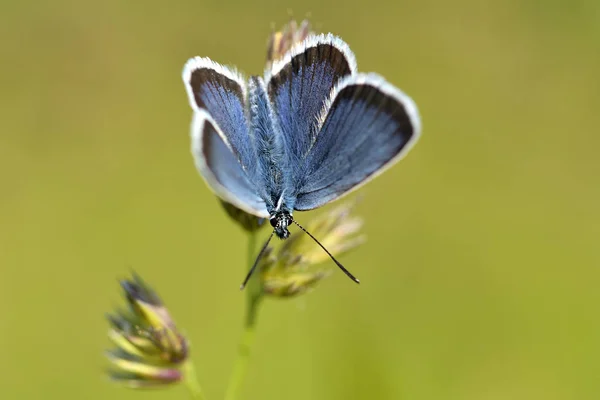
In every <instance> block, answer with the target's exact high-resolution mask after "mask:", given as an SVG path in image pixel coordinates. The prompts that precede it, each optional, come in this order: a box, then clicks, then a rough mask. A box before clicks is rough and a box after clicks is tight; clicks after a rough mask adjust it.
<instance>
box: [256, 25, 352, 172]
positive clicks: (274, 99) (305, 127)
mask: <svg viewBox="0 0 600 400" xmlns="http://www.w3.org/2000/svg"><path fill="white" fill-rule="evenodd" d="M355 72H356V61H355V58H354V54H353V53H352V52H351V51H350V48H349V47H348V45H346V43H344V42H343V41H342V40H341V39H339V38H337V37H335V36H333V35H331V34H328V35H318V36H314V35H313V36H309V37H308V38H307V39H305V40H304V41H303V42H301V43H299V44H298V45H296V46H294V47H292V49H290V51H288V52H287V53H286V54H285V55H284V56H283V57H282V59H281V60H279V61H276V62H275V63H273V65H272V67H270V68H269V69H267V71H265V82H266V85H267V91H268V95H269V99H270V101H271V103H272V106H273V110H274V114H275V115H276V118H277V119H278V122H279V128H280V130H281V133H282V135H283V139H284V142H285V147H286V153H287V156H288V157H289V158H290V165H297V166H298V167H300V166H301V165H302V164H301V163H300V160H302V159H303V158H304V157H305V155H306V153H307V152H308V149H309V148H310V146H311V145H312V143H313V141H314V139H315V137H316V134H317V126H316V125H317V124H316V123H317V118H318V117H319V115H320V113H321V110H322V108H323V106H324V105H325V103H326V101H327V99H328V98H329V95H330V94H331V90H332V89H333V88H334V86H335V85H336V84H337V83H338V82H339V80H340V79H342V78H343V77H345V76H349V75H351V74H354V73H355ZM294 172H295V173H297V174H298V175H302V173H301V171H300V170H299V169H298V168H296V169H295V170H294Z"/></svg>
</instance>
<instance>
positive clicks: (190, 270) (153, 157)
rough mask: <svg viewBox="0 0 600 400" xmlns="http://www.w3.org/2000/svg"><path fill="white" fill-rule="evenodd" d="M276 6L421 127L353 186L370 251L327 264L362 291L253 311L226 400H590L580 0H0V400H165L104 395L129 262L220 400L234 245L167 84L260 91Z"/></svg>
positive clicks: (593, 98)
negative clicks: (187, 79) (223, 71)
mask: <svg viewBox="0 0 600 400" xmlns="http://www.w3.org/2000/svg"><path fill="white" fill-rule="evenodd" d="M290 6H293V12H294V15H295V16H296V17H297V18H298V19H301V18H303V17H304V16H305V15H306V13H307V12H310V13H311V20H312V22H313V24H314V26H315V27H316V28H317V29H318V30H320V31H331V32H334V33H336V34H338V35H340V36H341V37H342V38H343V39H344V40H346V41H347V42H348V43H349V44H350V46H351V48H352V49H353V51H354V52H355V54H356V56H357V59H358V65H359V69H360V70H362V71H377V72H379V73H380V74H382V75H384V76H385V77H387V78H388V79H389V80H390V81H391V82H393V83H394V84H396V85H398V86H399V87H401V88H402V89H403V90H405V91H406V92H407V93H409V94H410V95H411V96H412V97H413V98H414V99H415V100H416V102H417V103H418V105H419V107H420V110H421V114H422V117H423V124H424V132H423V136H422V140H421V141H420V142H419V143H418V145H417V146H416V147H415V148H414V150H413V152H412V153H411V154H410V155H409V156H408V157H407V158H406V159H405V160H404V161H402V162H401V163H400V164H399V165H397V166H396V167H394V168H393V169H391V170H389V171H388V172H387V173H385V174H384V175H382V176H381V177H380V178H378V179H376V180H375V181H373V182H372V183H371V184H369V185H367V186H366V187H365V188H364V189H363V190H361V193H362V194H363V195H364V196H365V197H364V200H363V201H362V203H360V205H359V207H358V212H359V214H361V215H363V216H364V217H365V218H366V220H367V224H366V227H365V229H366V233H367V234H368V236H369V242H368V244H366V245H365V246H363V247H361V248H360V249H358V250H357V251H355V252H354V253H352V254H350V255H348V256H345V257H344V258H343V262H344V263H345V264H346V265H347V266H348V267H349V268H350V269H351V270H352V271H354V272H355V273H356V274H357V275H358V276H359V277H360V278H361V280H362V282H363V284H362V285H361V286H359V287H357V286H356V285H354V284H352V283H351V282H349V281H348V280H347V278H346V277H345V276H343V274H341V273H337V272H336V273H334V274H333V276H332V278H330V279H329V280H328V281H326V282H324V283H323V284H322V285H321V286H320V287H319V288H318V289H317V290H316V291H315V292H313V293H311V294H310V295H308V296H305V297H303V298H301V299H296V300H292V301H268V302H266V303H265V305H264V308H263V310H262V314H261V316H260V323H259V327H258V332H257V340H256V346H255V349H254V354H253V358H252V362H251V366H250V367H251V370H250V373H249V376H248V380H247V382H246V384H245V386H244V392H243V393H244V396H243V398H245V399H265V400H266V399H282V398H285V399H289V400H294V399H328V400H331V399H490V400H491V399H517V400H520V399H527V400H530V399H546V400H552V399H598V398H600V368H599V367H600V362H599V360H600V323H599V320H600V291H599V290H598V287H599V284H600V282H599V280H600V272H599V268H600V251H599V249H598V241H599V238H600V207H599V204H600V185H599V183H600V182H599V175H600V160H599V158H598V148H599V146H600V135H599V133H600V118H599V116H598V115H599V109H600V79H599V75H598V73H599V71H600V3H598V2H597V1H594V0H589V1H584V0H573V1H558V0H546V1H536V0H528V1H526V0H521V1H516V0H513V1H508V0H507V1H495V2H492V1H479V0H456V1H452V2H444V1H433V0H419V1H371V2H366V3H365V2H360V3H352V2H349V1H338V2H329V3H322V2H320V1H316V0H310V1H305V2H302V3H297V2H296V3H294V4H293V5H291V4H286V3H284V2H279V1H261V2H258V1H254V2H246V1H230V2H225V1H186V0H173V1H169V2H167V1H154V0H146V1H117V0H107V1H73V0H54V1H52V2H42V1H28V0H22V1H17V0H8V1H7V0H3V1H2V2H1V3H0V49H1V52H2V57H1V60H0V166H1V168H0V179H1V183H2V184H1V187H2V189H1V190H2V192H1V196H0V222H1V225H0V226H1V227H2V228H1V229H0V343H1V344H2V348H3V349H2V356H1V357H0V397H1V398H3V399H54V398H56V399H92V400H94V399H108V398H110V399H142V398H148V399H178V398H185V396H187V393H185V390H184V388H183V387H175V388H172V389H169V390H167V391H161V392H134V391H129V390H126V389H122V388H119V387H115V386H113V385H111V384H110V383H108V382H107V380H106V378H105V376H104V375H103V373H104V369H105V367H106V362H105V359H104V358H103V350H104V349H105V348H107V347H108V346H109V343H108V340H107V339H106V330H107V324H106V322H105V321H104V319H103V315H104V312H106V311H109V310H111V309H112V308H113V307H114V306H115V305H117V304H120V302H121V298H120V293H119V288H118V285H117V278H122V277H125V276H127V274H128V273H129V271H130V269H131V268H133V269H135V270H136V271H138V272H139V273H140V274H141V275H142V276H144V277H145V278H146V279H147V280H148V281H149V282H151V283H152V284H153V285H154V286H155V287H156V288H158V290H159V291H160V293H161V294H162V297H163V298H164V300H165V301H166V303H167V305H168V306H169V307H170V309H171V310H172V313H173V315H174V317H175V318H176V320H177V322H178V324H179V325H180V326H181V327H182V328H183V329H184V330H185V331H186V332H187V333H188V335H189V337H190V339H191V340H192V345H193V358H194V360H195V361H196V363H197V368H198V372H199V375H200V378H201V381H202V383H203V386H204V389H205V391H206V392H207V395H208V398H209V399H219V398H222V395H223V393H224V390H225V385H226V382H227V379H228V375H229V372H230V369H231V367H232V363H233V360H234V357H235V353H236V346H237V341H238V339H239V335H240V327H241V321H242V316H243V308H244V295H243V294H242V293H240V292H239V291H238V290H237V288H238V284H239V283H240V280H241V279H242V277H243V273H244V268H245V267H244V263H245V258H246V255H245V252H244V250H245V240H246V238H245V235H244V233H243V232H242V231H241V230H240V229H239V228H238V227H237V226H236V225H234V224H233V223H232V222H231V221H230V220H229V219H228V218H227V217H226V216H225V214H224V213H223V212H222V210H221V208H220V206H219V205H218V203H217V202H216V200H215V199H214V198H213V196H212V195H211V193H210V191H209V190H208V189H207V188H206V187H205V185H204V183H203V182H202V180H201V178H200V177H199V176H198V175H197V173H196V171H195V169H194V166H193V162H192V158H191V156H190V152H189V137H188V127H189V122H190V117H191V110H190V109H189V106H188V104H187V98H186V94H185V91H184V88H183V85H182V83H181V78H180V74H181V70H182V67H183V64H184V63H185V61H186V60H187V59H188V58H189V57H192V56H195V55H203V56H210V57H211V58H213V59H214V60H216V61H218V62H222V63H227V64H234V65H237V66H238V67H239V68H240V69H241V70H243V71H245V72H246V73H260V72H261V71H262V68H263V64H264V59H265V50H266V39H267V36H268V35H269V33H270V32H271V29H272V24H275V26H276V27H280V26H281V25H282V24H284V23H285V22H287V21H288V18H289V16H288V11H287V9H288V7H290ZM297 218H298V220H299V221H301V222H302V221H306V220H308V219H309V218H310V214H307V213H304V214H298V215H297ZM265 234H266V232H265Z"/></svg>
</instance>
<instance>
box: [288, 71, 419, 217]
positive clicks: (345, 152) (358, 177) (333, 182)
mask: <svg viewBox="0 0 600 400" xmlns="http://www.w3.org/2000/svg"><path fill="white" fill-rule="evenodd" d="M319 125H320V130H319V133H318V136H317V138H316V140H315V142H314V145H313V147H312V148H311V149H310V151H309V153H308V156H307V158H306V164H305V165H306V174H305V176H304V177H303V179H302V180H301V183H300V189H299V191H298V194H297V201H296V204H295V209H297V210H311V209H314V208H317V207H320V206H322V205H324V204H326V203H329V202H331V201H333V200H336V199H338V198H340V197H342V196H344V195H345V194H347V193H349V192H350V191H352V190H354V189H356V188H358V187H359V186H361V185H363V184H365V183H367V182H368V181H370V180H371V179H373V178H374V177H376V176H377V175H378V174H379V173H381V172H383V171H384V170H385V169H386V168H387V167H389V166H391V165H392V164H394V163H395V162H397V161H398V160H400V159H401V158H402V157H404V156H405V155H406V153H407V152H408V151H409V150H410V148H411V147H412V146H413V145H414V144H415V142H416V141H417V139H418V138H419V135H420V132H421V120H420V117H419V113H418V111H417V107H416V105H415V103H414V102H413V101H412V99H411V98H410V97H408V96H407V95H405V94H404V93H403V92H401V91H400V90H398V89H397V88H395V87H394V86H392V85H391V84H389V83H388V82H386V81H385V80H384V79H383V78H381V77H380V76H378V75H375V74H357V75H353V76H350V77H346V78H344V79H343V80H342V81H341V82H340V83H339V84H338V85H337V86H336V88H335V89H334V90H333V92H332V94H331V98H330V100H329V102H328V104H327V105H326V106H325V107H324V108H323V113H322V115H321V116H320V124H319Z"/></svg>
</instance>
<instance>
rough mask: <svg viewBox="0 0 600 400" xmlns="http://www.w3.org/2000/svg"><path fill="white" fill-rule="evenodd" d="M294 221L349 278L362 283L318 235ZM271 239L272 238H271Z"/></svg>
mask: <svg viewBox="0 0 600 400" xmlns="http://www.w3.org/2000/svg"><path fill="white" fill-rule="evenodd" d="M293 221H294V223H295V224H296V225H298V228H300V229H302V230H303V231H304V233H306V234H307V235H308V236H310V237H311V239H312V240H314V241H315V242H316V243H317V244H318V245H319V246H321V248H322V249H323V250H325V253H327V255H328V256H329V257H331V259H332V260H333V262H334V263H335V264H336V265H337V266H338V267H339V268H340V269H341V270H342V272H343V273H345V274H346V276H347V277H348V278H350V279H352V280H353V281H354V282H356V283H360V281H359V280H358V279H357V278H356V277H355V276H354V275H352V273H350V271H348V270H347V269H346V268H345V267H344V266H343V265H342V263H341V262H339V261H338V260H336V259H335V257H334V256H333V255H332V254H331V253H330V252H329V250H327V249H326V248H325V246H323V245H322V244H321V242H319V241H318V240H317V238H316V237H314V236H313V235H311V233H310V232H309V231H307V230H306V229H304V228H303V227H302V225H300V224H299V223H298V222H296V220H295V219H294V220H293ZM271 236H273V235H271ZM269 240H270V239H269Z"/></svg>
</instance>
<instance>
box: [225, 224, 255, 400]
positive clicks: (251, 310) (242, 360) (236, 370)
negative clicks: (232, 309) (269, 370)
mask: <svg viewBox="0 0 600 400" xmlns="http://www.w3.org/2000/svg"><path fill="white" fill-rule="evenodd" d="M255 249H256V233H255V232H250V233H249V236H248V268H251V267H252V265H253V264H254V257H255V255H254V252H255ZM260 272H261V271H256V273H257V274H260ZM245 290H246V316H245V318H244V327H243V331H242V338H241V340H240V343H239V345H238V354H237V358H236V361H235V365H234V367H233V372H232V373H231V377H230V379H229V385H228V386H227V391H226V393H225V400H236V399H237V398H238V397H239V394H240V391H241V388H242V385H243V382H244V379H245V377H246V375H247V373H248V362H249V360H250V352H251V349H252V345H253V344H254V333H255V328H256V321H257V318H258V310H259V306H260V303H261V300H262V283H261V280H260V277H259V276H253V277H252V278H251V279H250V281H249V282H248V285H247V286H246V289H245Z"/></svg>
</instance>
